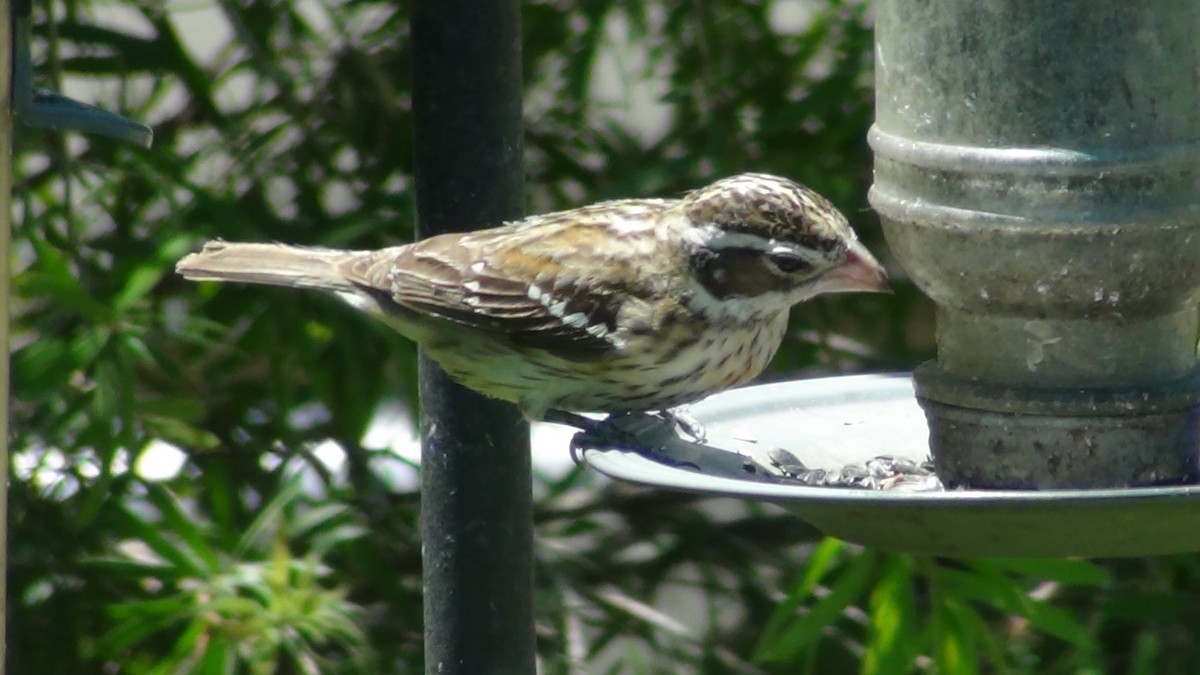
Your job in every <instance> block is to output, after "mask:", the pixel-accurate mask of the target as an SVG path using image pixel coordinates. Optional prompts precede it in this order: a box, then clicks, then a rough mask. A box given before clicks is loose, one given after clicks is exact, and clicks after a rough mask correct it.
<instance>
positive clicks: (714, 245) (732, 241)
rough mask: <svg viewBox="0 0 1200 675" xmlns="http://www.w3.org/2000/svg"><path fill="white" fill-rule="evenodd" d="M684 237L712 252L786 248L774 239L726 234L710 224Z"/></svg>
mask: <svg viewBox="0 0 1200 675" xmlns="http://www.w3.org/2000/svg"><path fill="white" fill-rule="evenodd" d="M684 237H685V238H686V239H687V240H688V241H690V242H691V243H693V244H698V245H700V246H703V247H705V248H710V249H713V250H721V249H725V248H753V249H758V250H760V251H762V250H768V249H770V248H771V247H774V246H780V245H784V246H786V244H780V242H778V241H776V240H774V239H763V238H762V237H760V236H758V235H754V234H746V233H745V232H727V231H725V230H722V229H721V228H719V227H717V226H716V225H712V224H709V225H702V226H700V227H693V228H690V229H688V230H687V231H686V232H685V233H684Z"/></svg>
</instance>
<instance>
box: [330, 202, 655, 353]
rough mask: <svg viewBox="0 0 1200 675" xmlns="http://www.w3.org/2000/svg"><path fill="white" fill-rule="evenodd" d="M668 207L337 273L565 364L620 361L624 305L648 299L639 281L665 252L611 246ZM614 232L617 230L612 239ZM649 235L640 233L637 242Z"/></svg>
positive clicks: (436, 247) (527, 224) (424, 249)
mask: <svg viewBox="0 0 1200 675" xmlns="http://www.w3.org/2000/svg"><path fill="white" fill-rule="evenodd" d="M667 204H668V202H664V201H660V200H638V201H626V202H613V203H608V204H600V205H596V206H593V207H587V208H584V209H576V210H575V211H570V212H564V213H560V214H549V215H546V216H537V217H533V218H528V219H526V220H524V221H521V222H519V223H515V224H512V225H508V226H505V227H501V228H495V229H491V230H483V231H480V232H475V233H471V234H469V235H457V234H453V235H442V236H437V237H431V238H429V239H425V240H423V241H420V242H418V243H416V244H413V245H411V246H406V247H404V249H403V250H402V252H401V253H400V254H399V255H396V256H394V257H392V258H391V259H390V260H388V261H387V262H386V264H380V261H378V260H371V259H368V258H361V259H358V260H356V261H348V263H349V264H348V267H347V268H344V269H343V274H345V275H346V276H347V277H348V278H349V279H350V280H351V282H353V283H355V284H357V285H359V286H360V287H362V288H363V289H364V290H367V291H370V292H372V293H373V294H375V295H376V296H380V295H385V294H386V296H387V298H388V299H390V300H391V301H392V302H394V303H396V304H398V305H400V306H401V307H403V308H405V309H408V310H415V311H418V312H421V313H424V314H427V315H431V316H436V317H440V318H442V319H446V320H449V321H453V322H456V323H459V324H463V325H466V326H471V327H474V328H479V329H484V330H489V331H495V332H498V333H502V334H504V335H506V336H508V338H509V339H511V340H512V341H513V342H514V343H515V344H518V345H522V346H528V347H536V348H540V349H545V350H547V351H549V352H551V353H554V354H557V355H560V356H563V357H566V358H587V357H598V356H602V355H604V354H608V353H612V352H613V351H619V350H620V349H621V348H622V347H623V346H624V339H623V338H622V337H621V335H620V334H619V333H618V331H617V318H618V315H619V312H620V310H621V307H622V303H624V302H626V301H627V300H628V299H630V298H638V297H641V298H646V297H648V296H650V295H652V293H653V291H652V289H650V288H648V287H647V285H646V283H645V280H644V279H643V277H646V276H651V277H652V276H654V275H653V274H651V275H647V274H646V271H645V270H639V269H638V266H639V265H646V264H647V262H648V260H647V258H650V264H653V262H652V260H653V258H654V255H653V254H654V251H653V250H648V249H652V248H654V247H658V246H661V244H660V243H659V242H657V240H656V239H655V237H654V236H653V234H652V232H650V233H649V235H648V236H643V237H639V238H638V239H639V241H642V242H643V243H642V244H641V246H640V249H639V247H638V246H629V245H624V243H623V242H622V244H623V245H620V246H613V243H614V241H613V237H614V236H616V235H617V234H620V236H636V230H638V229H639V228H640V227H642V226H643V225H642V223H645V227H650V228H652V227H653V222H654V221H655V220H656V217H657V215H658V213H659V212H660V211H661V210H662V208H663V207H664V206H666V205H667ZM614 224H616V226H617V229H616V230H614ZM643 234H646V233H643Z"/></svg>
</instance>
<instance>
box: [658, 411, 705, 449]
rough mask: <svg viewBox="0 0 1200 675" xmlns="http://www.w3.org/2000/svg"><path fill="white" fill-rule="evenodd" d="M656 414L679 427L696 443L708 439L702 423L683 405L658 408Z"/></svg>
mask: <svg viewBox="0 0 1200 675" xmlns="http://www.w3.org/2000/svg"><path fill="white" fill-rule="evenodd" d="M658 415H659V417H662V418H663V419H664V420H666V421H668V422H670V423H672V424H674V425H675V426H677V427H679V430H680V431H682V432H683V433H684V434H685V435H687V436H689V437H691V439H692V440H694V441H696V442H697V443H703V442H704V441H705V440H707V439H708V431H707V430H706V429H705V428H704V425H703V424H701V423H700V420H698V419H696V418H695V417H693V416H692V414H691V413H690V412H688V409H687V408H685V407H683V406H680V407H678V408H667V409H664V410H660V411H658Z"/></svg>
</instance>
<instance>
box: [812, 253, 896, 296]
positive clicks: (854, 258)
mask: <svg viewBox="0 0 1200 675" xmlns="http://www.w3.org/2000/svg"><path fill="white" fill-rule="evenodd" d="M823 281H825V282H826V283H827V284H828V285H829V286H830V288H829V292H833V293H853V292H859V293H891V292H892V287H891V285H890V284H889V283H888V275H887V271H885V270H884V269H883V265H880V264H879V261H878V260H876V259H875V256H873V255H871V252H870V251H868V250H867V249H866V247H865V246H863V245H862V244H861V243H859V242H857V241H855V242H853V243H851V244H850V249H849V250H848V251H847V252H846V260H845V262H843V263H842V264H841V265H838V266H837V267H835V268H833V269H831V270H829V271H828V272H826V273H825V275H824V279H823Z"/></svg>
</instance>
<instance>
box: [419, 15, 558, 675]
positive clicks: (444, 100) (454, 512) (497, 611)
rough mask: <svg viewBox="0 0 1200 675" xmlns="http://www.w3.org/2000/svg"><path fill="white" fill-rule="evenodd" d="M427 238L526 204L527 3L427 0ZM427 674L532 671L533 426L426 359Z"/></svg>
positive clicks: (423, 190) (423, 130)
mask: <svg viewBox="0 0 1200 675" xmlns="http://www.w3.org/2000/svg"><path fill="white" fill-rule="evenodd" d="M412 7H413V9H412V40H413V64H414V65H413V67H414V69H415V71H414V74H413V75H414V77H413V114H414V123H415V128H416V138H415V156H416V198H417V224H418V232H419V233H420V236H429V235H434V234H439V233H442V232H452V231H464V230H470V229H478V228H483V227H491V226H495V225H499V224H500V223H502V222H503V221H506V220H512V219H515V218H519V217H520V216H521V214H522V212H523V206H524V204H523V195H522V193H523V188H524V180H523V171H522V167H521V154H522V138H523V136H522V118H521V25H520V7H519V4H518V2H517V0H416V1H415V2H414V3H413V6H412ZM420 378H421V379H420V393H421V408H422V423H421V427H422V440H423V446H422V453H421V457H422V459H421V462H422V488H421V489H422V493H421V498H422V502H421V536H422V541H423V549H424V588H425V659H426V664H425V668H426V672H428V673H438V674H439V675H454V674H458V673H461V674H463V675H478V674H483V673H533V672H534V670H535V665H534V634H533V553H532V548H533V519H532V512H533V507H532V496H531V491H530V488H531V471H530V459H529V427H528V425H527V424H525V423H524V422H523V421H522V419H521V417H520V415H519V414H518V412H517V410H516V409H515V408H514V407H513V406H511V405H509V404H506V403H501V402H498V401H495V400H492V399H488V398H485V397H483V396H480V395H478V394H475V393H474V392H471V391H469V390H467V389H465V388H463V387H461V386H459V385H457V384H455V383H454V382H452V381H451V380H450V379H449V378H448V377H447V376H446V375H445V373H444V372H443V371H442V370H441V369H440V368H438V367H437V365H436V364H434V363H433V362H432V361H430V360H429V359H427V358H425V357H422V360H421V364H420Z"/></svg>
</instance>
